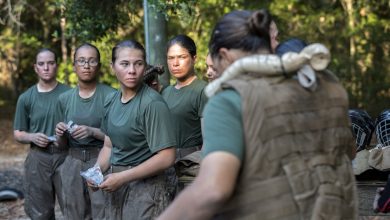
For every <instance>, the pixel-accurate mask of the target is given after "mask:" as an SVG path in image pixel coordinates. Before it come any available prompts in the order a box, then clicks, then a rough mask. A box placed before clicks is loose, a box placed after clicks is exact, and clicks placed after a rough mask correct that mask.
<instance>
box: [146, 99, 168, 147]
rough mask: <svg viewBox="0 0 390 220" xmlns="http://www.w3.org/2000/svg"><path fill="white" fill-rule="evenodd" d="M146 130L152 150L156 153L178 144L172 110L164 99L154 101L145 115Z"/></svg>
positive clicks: (147, 139)
mask: <svg viewBox="0 0 390 220" xmlns="http://www.w3.org/2000/svg"><path fill="white" fill-rule="evenodd" d="M144 131H145V136H146V141H147V142H148V145H149V148H150V150H151V151H152V152H153V153H155V152H157V151H160V150H162V149H165V148H168V147H174V146H176V136H175V135H176V131H175V127H174V125H173V121H172V116H171V112H170V111H169V108H168V106H167V104H166V103H165V102H164V101H154V102H152V103H150V104H149V105H148V106H147V109H146V113H145V115H144Z"/></svg>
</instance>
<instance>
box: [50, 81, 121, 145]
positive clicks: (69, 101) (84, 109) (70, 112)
mask: <svg viewBox="0 0 390 220" xmlns="http://www.w3.org/2000/svg"><path fill="white" fill-rule="evenodd" d="M113 92H115V89H113V88H112V87H110V86H107V85H104V84H100V83H98V84H97V85H96V90H95V93H94V94H93V95H92V96H91V97H89V98H86V99H84V98H81V97H80V95H79V88H78V87H76V88H73V89H71V90H69V91H67V92H65V93H64V94H61V96H60V97H59V103H58V106H57V112H58V115H59V116H60V117H59V121H62V122H64V123H65V124H67V123H68V122H69V121H73V122H74V123H76V124H77V125H86V126H89V127H94V128H100V126H101V122H102V119H103V116H104V100H105V99H106V97H107V96H108V95H109V94H111V93H113ZM67 137H68V144H69V147H102V146H103V141H101V140H98V139H96V138H94V137H87V138H84V139H74V138H72V136H70V135H67Z"/></svg>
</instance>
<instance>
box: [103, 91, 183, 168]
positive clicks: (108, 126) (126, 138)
mask: <svg viewBox="0 0 390 220" xmlns="http://www.w3.org/2000/svg"><path fill="white" fill-rule="evenodd" d="M121 96H122V93H121V92H120V91H117V92H116V93H115V94H113V95H112V96H111V97H109V98H108V99H107V100H106V106H107V107H106V114H105V117H104V120H103V124H102V130H103V132H105V133H106V134H107V135H108V136H109V137H110V139H111V142H112V152H111V164H112V165H117V166H136V165H138V164H140V163H142V162H144V161H145V160H147V159H149V158H150V157H152V156H153V155H154V154H155V153H156V152H158V151H160V150H162V149H165V148H169V147H174V146H176V136H175V134H176V132H175V128H174V126H173V123H172V116H171V113H170V111H169V109H168V106H167V104H166V103H165V101H164V99H163V98H162V97H161V95H160V94H159V93H157V92H156V91H155V90H153V89H151V88H149V87H148V86H146V85H142V86H141V87H140V88H139V90H138V91H137V94H136V95H135V96H134V98H132V99H131V100H130V101H129V102H127V103H122V102H121Z"/></svg>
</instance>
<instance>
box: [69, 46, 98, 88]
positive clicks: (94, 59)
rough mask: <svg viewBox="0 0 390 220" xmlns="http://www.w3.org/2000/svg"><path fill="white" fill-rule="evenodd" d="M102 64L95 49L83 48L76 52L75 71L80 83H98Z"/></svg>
mask: <svg viewBox="0 0 390 220" xmlns="http://www.w3.org/2000/svg"><path fill="white" fill-rule="evenodd" d="M99 68H100V63H99V60H98V54H97V52H96V50H95V48H92V47H81V48H79V49H78V50H77V52H76V57H75V61H74V65H73V70H74V71H75V72H76V74H77V77H78V79H79V81H81V82H86V83H88V82H93V81H96V79H97V75H98V71H99Z"/></svg>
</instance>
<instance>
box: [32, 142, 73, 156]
mask: <svg viewBox="0 0 390 220" xmlns="http://www.w3.org/2000/svg"><path fill="white" fill-rule="evenodd" d="M30 148H31V150H34V151H40V152H44V153H47V154H60V153H66V152H68V148H64V147H62V148H60V147H56V146H55V145H54V144H52V143H51V144H49V145H48V146H47V147H39V146H38V145H36V144H34V143H31V144H30Z"/></svg>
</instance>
